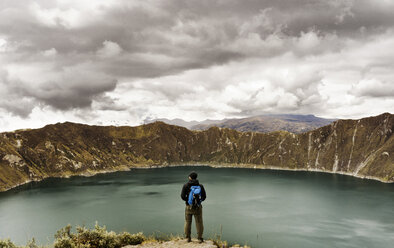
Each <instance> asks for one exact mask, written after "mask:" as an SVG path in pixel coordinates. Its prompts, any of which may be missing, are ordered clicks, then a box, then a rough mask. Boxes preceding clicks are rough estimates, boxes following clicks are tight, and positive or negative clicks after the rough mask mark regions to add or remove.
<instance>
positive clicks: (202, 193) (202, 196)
mask: <svg viewBox="0 0 394 248" xmlns="http://www.w3.org/2000/svg"><path fill="white" fill-rule="evenodd" d="M200 186H201V201H205V199H206V198H207V193H206V192H205V189H204V186H202V185H201V184H200Z"/></svg>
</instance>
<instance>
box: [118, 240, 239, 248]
mask: <svg viewBox="0 0 394 248" xmlns="http://www.w3.org/2000/svg"><path fill="white" fill-rule="evenodd" d="M134 247H138V248H139V247H141V248H142V247H143V248H217V246H216V245H214V243H213V242H212V241H211V240H206V241H204V242H203V243H201V244H200V243H199V242H198V240H197V239H193V240H192V242H190V243H188V242H186V239H176V240H170V241H147V242H144V243H142V244H140V245H128V246H125V247H123V248H134ZM232 247H240V246H232ZM230 248H231V247H230Z"/></svg>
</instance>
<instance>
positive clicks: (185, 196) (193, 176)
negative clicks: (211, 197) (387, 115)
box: [181, 172, 207, 242]
mask: <svg viewBox="0 0 394 248" xmlns="http://www.w3.org/2000/svg"><path fill="white" fill-rule="evenodd" d="M192 186H200V188H201V192H200V193H201V198H200V201H199V204H197V205H195V204H194V205H190V204H188V200H189V194H190V190H191V187H192ZM181 198H182V200H184V201H185V204H186V208H185V236H186V238H187V241H188V242H190V241H191V236H190V235H191V224H192V216H193V215H194V219H195V221H196V228H197V234H198V240H199V241H200V242H203V238H202V234H203V231H204V225H203V221H202V205H201V202H203V201H204V200H205V199H206V198H207V194H206V192H205V189H204V186H203V185H202V184H200V182H199V181H198V180H197V173H195V172H192V173H190V174H189V181H188V182H187V183H185V184H184V185H183V187H182V192H181Z"/></svg>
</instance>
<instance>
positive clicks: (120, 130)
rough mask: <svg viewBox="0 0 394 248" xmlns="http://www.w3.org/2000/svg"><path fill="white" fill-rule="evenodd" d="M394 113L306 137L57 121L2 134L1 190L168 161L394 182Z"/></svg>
mask: <svg viewBox="0 0 394 248" xmlns="http://www.w3.org/2000/svg"><path fill="white" fill-rule="evenodd" d="M393 124H394V116H393V115H392V114H389V113H385V114H382V115H379V116H375V117H369V118H363V119H360V120H338V121H335V122H333V123H331V124H330V125H327V126H324V127H321V128H318V129H315V130H313V131H309V132H306V133H301V134H293V133H289V132H286V131H276V132H271V133H256V132H239V131H236V130H232V129H228V128H218V127H211V128H209V129H208V130H205V131H191V130H188V129H186V128H184V127H179V126H173V125H168V124H165V123H163V122H155V123H150V124H146V125H142V126H137V127H129V126H123V127H115V126H89V125H83V124H76V123H70V122H66V123H58V124H54V125H47V126H45V127H43V128H40V129H32V130H20V131H15V132H6V133H1V134H0V190H3V191H4V190H7V189H9V188H11V187H15V186H17V185H20V184H23V183H26V182H29V181H37V180H42V179H43V178H47V177H67V176H71V175H92V174H95V173H98V172H109V171H118V170H128V169H129V168H135V167H150V166H166V165H169V164H179V165H187V164H210V165H215V166H218V165H220V166H238V167H252V168H271V169H288V170H307V171H323V172H332V173H340V174H346V175H353V176H357V177H367V178H373V179H377V180H380V181H384V182H394V141H393V139H394V138H393V137H394V136H393V135H392V133H393Z"/></svg>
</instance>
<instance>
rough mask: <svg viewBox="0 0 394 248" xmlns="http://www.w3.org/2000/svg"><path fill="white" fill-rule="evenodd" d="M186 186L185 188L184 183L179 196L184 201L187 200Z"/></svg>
mask: <svg viewBox="0 0 394 248" xmlns="http://www.w3.org/2000/svg"><path fill="white" fill-rule="evenodd" d="M186 188H187V185H186V184H185V185H183V188H182V192H181V198H182V200H184V201H187V195H186Z"/></svg>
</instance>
